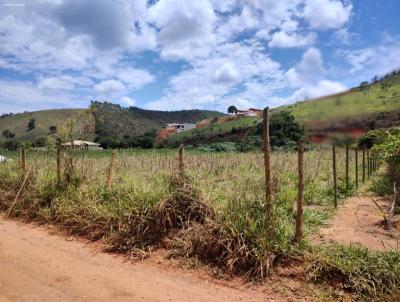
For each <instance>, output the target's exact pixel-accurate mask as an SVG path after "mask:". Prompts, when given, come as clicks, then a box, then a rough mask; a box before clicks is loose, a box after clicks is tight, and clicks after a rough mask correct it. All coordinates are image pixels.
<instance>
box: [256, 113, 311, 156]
mask: <svg viewBox="0 0 400 302" xmlns="http://www.w3.org/2000/svg"><path fill="white" fill-rule="evenodd" d="M262 128H263V125H262V123H259V124H258V125H257V132H256V133H257V134H258V135H262V130H263V129H262ZM269 132H270V141H271V147H272V148H273V149H276V148H278V149H295V148H296V147H297V142H298V141H299V140H300V139H304V130H303V129H302V128H301V126H300V125H299V124H298V123H297V121H296V119H295V118H294V116H293V115H292V114H291V113H290V112H288V111H281V112H279V113H275V114H272V115H271V119H270V124H269Z"/></svg>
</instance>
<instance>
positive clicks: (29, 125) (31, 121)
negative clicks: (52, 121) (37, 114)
mask: <svg viewBox="0 0 400 302" xmlns="http://www.w3.org/2000/svg"><path fill="white" fill-rule="evenodd" d="M35 123H36V120H35V119H34V118H31V119H30V120H29V122H28V131H31V130H33V129H35Z"/></svg>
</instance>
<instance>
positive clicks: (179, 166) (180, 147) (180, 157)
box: [178, 144, 185, 175]
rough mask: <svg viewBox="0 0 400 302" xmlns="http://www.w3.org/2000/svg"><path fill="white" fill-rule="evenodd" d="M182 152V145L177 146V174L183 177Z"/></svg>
mask: <svg viewBox="0 0 400 302" xmlns="http://www.w3.org/2000/svg"><path fill="white" fill-rule="evenodd" d="M183 151H184V146H183V144H181V145H180V146H179V150H178V154H179V156H178V169H179V173H180V174H181V175H183V173H184V172H185V164H184V161H183Z"/></svg>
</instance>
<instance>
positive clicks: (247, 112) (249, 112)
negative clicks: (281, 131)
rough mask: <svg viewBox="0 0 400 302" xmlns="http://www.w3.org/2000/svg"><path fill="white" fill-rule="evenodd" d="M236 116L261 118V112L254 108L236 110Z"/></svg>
mask: <svg viewBox="0 0 400 302" xmlns="http://www.w3.org/2000/svg"><path fill="white" fill-rule="evenodd" d="M235 115H236V116H255V117H256V116H261V115H262V110H260V109H256V108H249V109H247V110H236V113H235Z"/></svg>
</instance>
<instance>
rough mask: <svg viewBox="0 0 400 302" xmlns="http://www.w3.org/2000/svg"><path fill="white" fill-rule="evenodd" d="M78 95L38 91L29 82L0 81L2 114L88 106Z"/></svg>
mask: <svg viewBox="0 0 400 302" xmlns="http://www.w3.org/2000/svg"><path fill="white" fill-rule="evenodd" d="M87 103H88V102H85V101H82V100H81V99H80V98H79V96H77V95H76V94H71V93H68V92H64V93H63V94H59V93H57V92H56V91H53V90H46V89H38V87H37V86H36V85H33V84H32V83H30V82H27V81H8V80H1V79H0V113H6V112H24V111H26V110H43V109H52V108H71V107H72V108H80V107H85V106H87Z"/></svg>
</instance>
